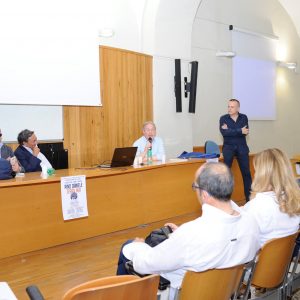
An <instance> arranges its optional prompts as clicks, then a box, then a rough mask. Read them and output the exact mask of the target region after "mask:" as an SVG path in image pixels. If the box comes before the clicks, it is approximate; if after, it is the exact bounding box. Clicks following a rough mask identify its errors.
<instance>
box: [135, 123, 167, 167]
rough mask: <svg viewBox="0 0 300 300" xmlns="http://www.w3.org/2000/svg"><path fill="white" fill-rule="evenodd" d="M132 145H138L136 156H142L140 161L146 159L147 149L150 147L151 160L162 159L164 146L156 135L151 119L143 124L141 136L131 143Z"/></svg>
mask: <svg viewBox="0 0 300 300" xmlns="http://www.w3.org/2000/svg"><path fill="white" fill-rule="evenodd" d="M133 146H134V147H138V149H137V156H139V157H142V161H143V162H145V161H147V151H148V149H149V148H150V147H151V148H152V160H153V161H156V160H163V159H164V156H165V148H164V144H163V141H162V139H161V138H160V137H158V136H156V126H155V124H154V123H153V122H152V121H147V122H145V123H144V124H143V136H142V137H140V138H139V139H138V140H136V141H135V142H134V143H133Z"/></svg>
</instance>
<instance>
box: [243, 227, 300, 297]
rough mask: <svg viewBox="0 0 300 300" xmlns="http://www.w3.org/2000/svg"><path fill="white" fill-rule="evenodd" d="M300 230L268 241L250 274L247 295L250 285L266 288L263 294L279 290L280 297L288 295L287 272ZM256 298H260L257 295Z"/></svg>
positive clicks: (264, 295)
mask: <svg viewBox="0 0 300 300" xmlns="http://www.w3.org/2000/svg"><path fill="white" fill-rule="evenodd" d="M297 236H298V232H296V233H294V234H292V235H289V236H286V237H282V238H276V239H273V240H270V241H268V242H267V243H266V244H265V245H264V246H263V247H262V248H261V251H260V252H259V253H258V255H257V259H256V261H257V262H256V265H255V266H254V268H253V271H252V274H251V275H250V278H249V282H248V287H247V289H246V292H245V298H246V297H247V295H248V293H249V289H250V285H251V286H253V287H255V288H263V289H266V292H265V293H263V294H262V297H263V298H265V297H266V296H267V295H270V294H273V293H275V292H279V298H280V299H286V297H287V295H286V294H287V291H286V290H287V288H286V285H287V273H288V270H289V266H290V262H291V257H292V254H293V250H294V247H295V240H296V237H297ZM256 299H258V298H257V297H256Z"/></svg>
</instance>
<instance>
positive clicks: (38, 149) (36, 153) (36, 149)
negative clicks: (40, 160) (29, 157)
mask: <svg viewBox="0 0 300 300" xmlns="http://www.w3.org/2000/svg"><path fill="white" fill-rule="evenodd" d="M40 151H41V150H40V148H39V147H38V146H36V147H34V148H33V150H32V152H33V153H32V154H33V155H34V156H35V157H37V156H38V155H39V153H40Z"/></svg>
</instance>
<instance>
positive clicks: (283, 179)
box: [251, 148, 300, 216]
mask: <svg viewBox="0 0 300 300" xmlns="http://www.w3.org/2000/svg"><path fill="white" fill-rule="evenodd" d="M253 162H254V169H255V175H254V179H253V182H252V186H251V188H252V192H251V199H252V198H254V197H255V195H256V193H260V192H267V191H273V192H275V194H276V197H277V201H278V205H279V209H280V211H281V212H283V213H286V214H288V215H290V216H293V215H300V188H299V186H298V184H297V182H296V178H295V177H294V174H293V170H292V166H291V162H290V160H289V158H288V157H287V155H286V154H285V153H283V152H282V151H281V150H279V149H276V148H274V149H267V150H264V151H262V152H259V153H257V154H256V155H255V157H254V161H253Z"/></svg>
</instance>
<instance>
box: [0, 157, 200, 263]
mask: <svg viewBox="0 0 300 300" xmlns="http://www.w3.org/2000/svg"><path fill="white" fill-rule="evenodd" d="M204 162H205V160H189V161H183V162H178V161H176V162H167V163H165V164H160V163H153V164H152V165H149V166H138V167H123V168H112V169H100V168H90V169H88V168H82V169H65V170H56V172H55V174H54V175H52V176H49V177H48V178H42V177H41V172H32V173H26V174H25V176H24V177H17V178H14V179H10V180H5V181H1V182H0V189H1V198H0V211H1V218H0V228H1V233H0V241H1V243H0V245H1V246H0V259H1V258H5V257H9V256H13V255H17V254H22V253H26V252H30V251H34V250H39V249H44V248H47V247H52V246H55V245H60V244H64V243H69V242H73V241H78V240H82V239H86V238H90V237H94V236H98V235H101V234H107V233H111V232H115V231H119V230H123V229H127V228H131V227H135V226H139V225H142V224H148V223H151V222H155V221H159V220H163V219H168V218H171V217H175V216H179V215H183V214H187V213H193V212H200V211H201V207H200V204H199V203H198V200H197V198H196V195H195V193H194V192H193V191H192V188H191V185H192V182H193V181H194V174H195V171H196V170H197V169H198V167H199V166H200V165H201V164H203V163H204ZM77 175H85V181H86V193H87V207H88V216H87V217H83V218H78V219H72V220H67V221H65V220H64V219H63V213H62V197H61V178H62V177H68V176H77Z"/></svg>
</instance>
